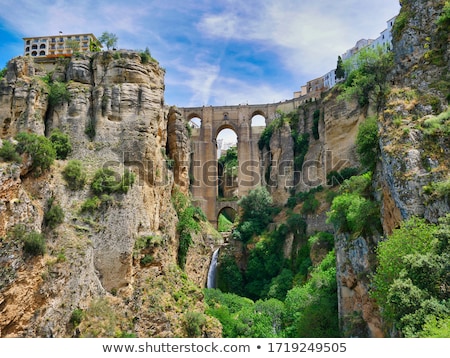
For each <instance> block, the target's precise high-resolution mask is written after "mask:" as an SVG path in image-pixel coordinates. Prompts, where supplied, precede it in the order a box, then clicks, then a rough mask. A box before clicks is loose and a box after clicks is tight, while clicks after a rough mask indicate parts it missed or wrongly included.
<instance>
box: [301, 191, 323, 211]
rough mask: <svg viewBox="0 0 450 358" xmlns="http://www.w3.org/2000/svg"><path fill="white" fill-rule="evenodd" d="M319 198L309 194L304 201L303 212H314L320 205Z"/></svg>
mask: <svg viewBox="0 0 450 358" xmlns="http://www.w3.org/2000/svg"><path fill="white" fill-rule="evenodd" d="M319 205H320V203H319V200H317V199H316V197H315V195H314V194H311V195H308V197H307V198H306V200H305V201H304V202H303V206H302V214H304V215H308V214H314V213H315V212H316V210H317V208H318V207H319Z"/></svg>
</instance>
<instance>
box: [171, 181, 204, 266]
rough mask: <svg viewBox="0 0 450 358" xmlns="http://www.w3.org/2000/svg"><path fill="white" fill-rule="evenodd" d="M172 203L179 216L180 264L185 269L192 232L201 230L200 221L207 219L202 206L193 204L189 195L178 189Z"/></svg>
mask: <svg viewBox="0 0 450 358" xmlns="http://www.w3.org/2000/svg"><path fill="white" fill-rule="evenodd" d="M172 204H173V206H174V208H175V211H176V213H177V216H178V223H177V233H178V236H179V244H178V257H177V261H178V266H180V268H181V269H184V267H185V265H186V258H187V253H188V250H189V247H190V246H191V245H192V243H193V240H192V234H196V233H198V232H199V231H200V229H201V226H200V221H204V220H206V217H205V214H204V213H203V212H202V211H201V209H200V208H198V207H195V206H194V205H192V203H191V201H190V199H189V197H188V196H186V195H185V194H183V193H182V192H181V191H179V190H178V189H175V190H174V192H173V193H172Z"/></svg>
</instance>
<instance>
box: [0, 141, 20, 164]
mask: <svg viewBox="0 0 450 358" xmlns="http://www.w3.org/2000/svg"><path fill="white" fill-rule="evenodd" d="M0 158H2V159H3V160H4V161H5V162H17V163H20V162H21V161H22V158H21V157H20V155H19V154H18V153H17V152H16V147H15V145H14V144H12V143H11V142H10V141H9V140H4V141H3V145H2V147H1V148H0Z"/></svg>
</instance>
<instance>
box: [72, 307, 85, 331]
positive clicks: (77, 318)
mask: <svg viewBox="0 0 450 358" xmlns="http://www.w3.org/2000/svg"><path fill="white" fill-rule="evenodd" d="M82 319H83V310H82V309H81V308H76V309H74V310H73V311H72V314H71V315H70V320H69V322H70V323H72V325H73V326H74V327H76V326H78V325H79V324H80V323H81V321H82Z"/></svg>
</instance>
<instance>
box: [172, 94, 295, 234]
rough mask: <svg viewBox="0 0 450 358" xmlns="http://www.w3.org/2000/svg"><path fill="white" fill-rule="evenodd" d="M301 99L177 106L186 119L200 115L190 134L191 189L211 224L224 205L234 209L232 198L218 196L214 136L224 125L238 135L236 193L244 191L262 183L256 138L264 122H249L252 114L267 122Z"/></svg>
mask: <svg viewBox="0 0 450 358" xmlns="http://www.w3.org/2000/svg"><path fill="white" fill-rule="evenodd" d="M301 103H302V102H301V101H300V100H297V99H293V100H289V101H285V102H279V103H273V104H262V105H238V106H216V107H213V106H209V107H205V106H203V107H191V108H178V110H179V111H180V112H181V115H182V117H183V118H184V119H185V120H186V121H191V120H192V119H193V118H199V119H200V120H201V125H200V126H199V127H198V128H192V136H191V145H192V147H191V169H190V170H191V171H190V178H191V192H192V196H193V198H194V200H195V202H196V205H198V206H200V207H201V208H202V209H203V211H204V212H205V214H206V216H207V218H208V220H209V221H210V222H211V223H212V224H215V225H216V224H217V219H218V215H219V214H220V211H221V210H222V209H223V208H224V207H230V208H233V209H235V210H236V211H237V203H236V202H235V201H234V202H232V201H225V202H224V201H219V200H218V184H219V183H218V180H219V178H218V169H217V160H218V158H217V141H216V140H217V136H218V134H219V133H220V131H222V130H223V129H225V128H229V129H232V130H233V131H234V132H235V133H236V135H237V149H238V161H239V170H238V179H237V186H238V189H237V196H238V197H242V196H244V195H246V194H247V193H248V192H249V191H250V190H251V189H253V188H255V187H257V186H258V185H261V184H262V180H263V173H262V172H261V170H262V165H261V160H262V158H260V150H259V148H258V140H259V138H260V136H261V133H262V131H263V130H264V128H265V127H264V126H258V127H256V126H252V118H253V117H254V116H256V115H261V116H263V117H264V118H265V122H266V124H268V123H270V122H271V121H272V120H273V118H274V117H275V115H276V112H277V110H281V111H283V112H286V113H287V112H291V111H293V110H294V109H296V108H297V107H298V106H299V105H300V104H301Z"/></svg>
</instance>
